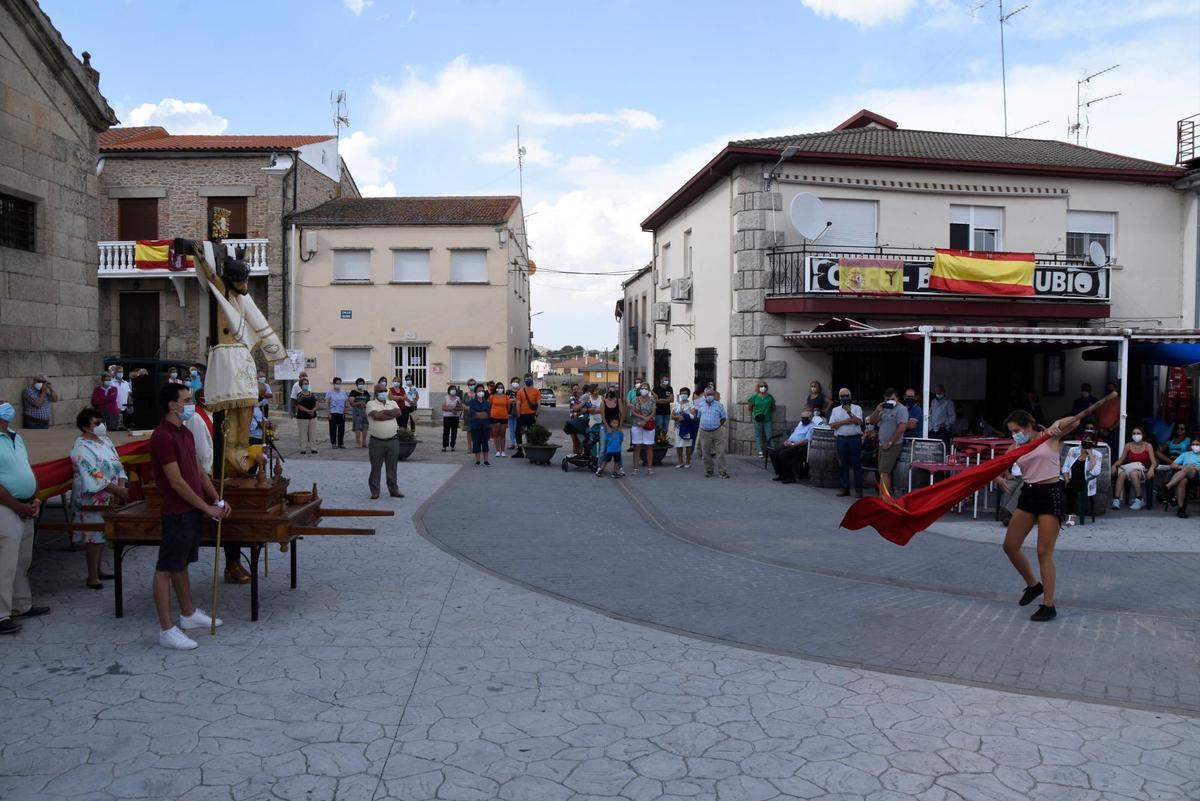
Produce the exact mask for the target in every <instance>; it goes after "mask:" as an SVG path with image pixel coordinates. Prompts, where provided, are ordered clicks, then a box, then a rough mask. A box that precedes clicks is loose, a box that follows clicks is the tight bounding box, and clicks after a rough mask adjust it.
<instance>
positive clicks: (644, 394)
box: [629, 381, 655, 476]
mask: <svg viewBox="0 0 1200 801" xmlns="http://www.w3.org/2000/svg"><path fill="white" fill-rule="evenodd" d="M637 391H638V392H637V397H636V398H634V400H633V405H632V406H630V408H629V413H630V416H631V417H632V418H633V422H632V423H631V425H630V439H631V440H633V474H634V475H635V476H636V475H637V474H638V463H639V462H640V461H641V460H642V459H643V458H644V459H645V462H646V475H648V476H652V475H654V467H653V464H654V426H655V422H654V410H655V401H654V396H653V395H651V394H650V385H649V384H647V383H646V382H645V381H643V382H642V383H641V386H639V387H638V388H637Z"/></svg>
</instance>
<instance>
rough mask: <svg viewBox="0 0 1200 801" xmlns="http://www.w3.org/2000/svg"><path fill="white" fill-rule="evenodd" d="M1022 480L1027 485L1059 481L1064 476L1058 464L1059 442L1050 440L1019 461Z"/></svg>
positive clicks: (1018, 465)
mask: <svg viewBox="0 0 1200 801" xmlns="http://www.w3.org/2000/svg"><path fill="white" fill-rule="evenodd" d="M1017 467H1019V468H1021V478H1023V479H1025V483H1026V484H1041V483H1043V482H1046V481H1058V480H1059V477H1060V476H1061V475H1062V471H1061V470H1060V469H1059V464H1058V441H1057V440H1054V439H1048V440H1046V441H1045V442H1043V443H1042V444H1041V445H1038V446H1037V447H1036V448H1034V449H1033V450H1032V451H1030V452H1029V453H1027V454H1025V455H1024V456H1022V457H1021V458H1020V459H1018V460H1017Z"/></svg>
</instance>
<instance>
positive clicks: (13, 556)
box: [0, 399, 50, 634]
mask: <svg viewBox="0 0 1200 801" xmlns="http://www.w3.org/2000/svg"><path fill="white" fill-rule="evenodd" d="M16 414H17V411H16V409H14V408H13V405H12V404H11V403H8V402H7V401H5V400H3V399H0V634H16V633H17V632H18V631H20V630H21V625H20V624H19V623H17V622H16V621H15V620H14V618H21V617H36V616H38V615H44V614H46V613H47V612H49V611H50V607H48V606H34V605H33V590H32V589H31V588H30V586H29V575H28V574H29V564H30V563H31V562H32V561H33V519H34V518H35V517H37V513H38V506H39V505H40V503H41V502H40V501H38V499H37V497H36V496H37V477H36V476H34V474H33V468H32V467H30V465H29V453H28V451H26V450H25V441H24V440H22V439H21V435H20V434H18V433H17V432H15V431H13V430H11V429H10V428H9V425H10V424H11V423H12V419H13V418H14V417H16Z"/></svg>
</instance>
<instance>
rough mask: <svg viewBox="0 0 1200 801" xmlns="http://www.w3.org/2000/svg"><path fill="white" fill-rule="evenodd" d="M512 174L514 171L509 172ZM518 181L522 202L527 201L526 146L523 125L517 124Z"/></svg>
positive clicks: (518, 194) (519, 195)
mask: <svg viewBox="0 0 1200 801" xmlns="http://www.w3.org/2000/svg"><path fill="white" fill-rule="evenodd" d="M509 174H510V175H511V174H512V173H509ZM517 182H518V185H519V187H520V188H519V191H518V192H517V196H518V197H520V198H521V203H522V204H524V203H525V148H524V147H522V146H521V126H520V125H518V126H517Z"/></svg>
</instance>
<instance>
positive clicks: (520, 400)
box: [513, 373, 542, 459]
mask: <svg viewBox="0 0 1200 801" xmlns="http://www.w3.org/2000/svg"><path fill="white" fill-rule="evenodd" d="M541 404H542V393H541V392H539V391H538V389H537V387H535V386H534V385H533V375H532V374H530V373H526V374H525V378H524V380H523V382H522V386H521V387H520V388H519V389H518V390H517V397H516V407H517V434H516V438H517V452H516V453H514V454H513V458H514V459H524V458H525V448H524V447H523V444H524V442H525V429H527V428H529V427H530V426H531V425H533V424H535V423H536V422H537V416H538V411H539V410H540V408H541Z"/></svg>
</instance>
